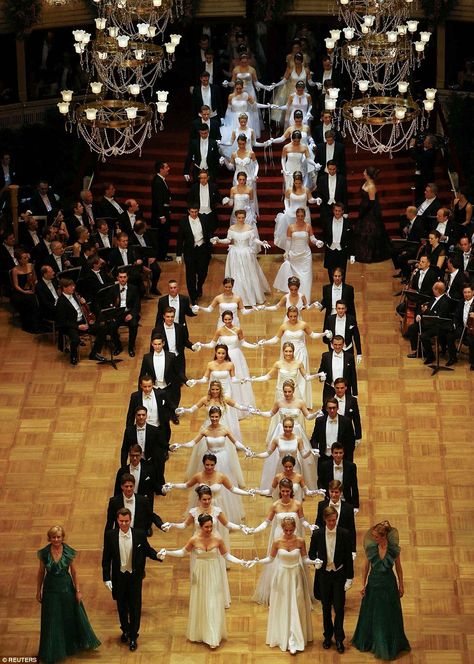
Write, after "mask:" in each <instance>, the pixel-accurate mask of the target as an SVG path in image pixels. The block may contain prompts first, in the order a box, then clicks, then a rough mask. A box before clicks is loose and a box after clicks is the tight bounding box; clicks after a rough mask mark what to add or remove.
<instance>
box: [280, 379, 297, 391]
mask: <svg viewBox="0 0 474 664" xmlns="http://www.w3.org/2000/svg"><path fill="white" fill-rule="evenodd" d="M285 387H291V389H292V390H293V392H294V391H295V387H296V385H295V381H294V380H292V379H291V378H288V379H287V380H285V381H284V383H283V385H282V389H284V388H285Z"/></svg>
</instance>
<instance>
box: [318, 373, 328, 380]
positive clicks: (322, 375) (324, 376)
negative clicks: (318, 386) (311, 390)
mask: <svg viewBox="0 0 474 664" xmlns="http://www.w3.org/2000/svg"><path fill="white" fill-rule="evenodd" d="M327 377H328V375H327V373H325V372H324V371H320V372H319V382H320V383H325V382H326V378H327Z"/></svg>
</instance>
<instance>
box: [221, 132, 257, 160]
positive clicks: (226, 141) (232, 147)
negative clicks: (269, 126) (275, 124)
mask: <svg viewBox="0 0 474 664" xmlns="http://www.w3.org/2000/svg"><path fill="white" fill-rule="evenodd" d="M232 134H234V135H235V138H234V141H233V143H231V140H232ZM241 134H245V136H246V138H247V144H246V146H245V147H246V148H247V150H252V129H251V127H249V126H248V125H247V129H245V130H243V131H242V129H241V127H240V125H239V124H238V123H237V125H236V126H235V127H228V126H226V125H223V126H222V127H221V137H222V138H221V144H220V146H219V152H220V154H221V155H222V156H223V157H225V158H226V159H230V158H231V156H232V153H233V152H235V151H236V150H237V148H238V145H237V137H238V136H240V135H241Z"/></svg>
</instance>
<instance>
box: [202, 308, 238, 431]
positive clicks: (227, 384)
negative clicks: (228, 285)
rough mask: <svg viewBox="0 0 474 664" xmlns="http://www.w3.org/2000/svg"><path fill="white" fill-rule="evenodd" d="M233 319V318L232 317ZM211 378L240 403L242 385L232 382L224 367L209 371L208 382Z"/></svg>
mask: <svg viewBox="0 0 474 664" xmlns="http://www.w3.org/2000/svg"><path fill="white" fill-rule="evenodd" d="M234 320H235V318H234ZM221 325H222V321H221ZM213 380H218V381H219V382H220V383H221V385H222V389H223V391H224V394H225V396H226V397H230V398H231V399H234V401H237V403H242V402H241V401H240V398H241V396H242V394H241V392H240V388H241V387H242V386H241V385H240V383H233V382H232V379H231V376H230V372H229V371H227V370H226V369H224V370H222V371H217V370H213V371H211V374H210V376H209V382H211V381H213ZM243 405H246V404H243ZM239 415H240V411H239ZM239 419H241V418H239ZM229 428H230V427H229Z"/></svg>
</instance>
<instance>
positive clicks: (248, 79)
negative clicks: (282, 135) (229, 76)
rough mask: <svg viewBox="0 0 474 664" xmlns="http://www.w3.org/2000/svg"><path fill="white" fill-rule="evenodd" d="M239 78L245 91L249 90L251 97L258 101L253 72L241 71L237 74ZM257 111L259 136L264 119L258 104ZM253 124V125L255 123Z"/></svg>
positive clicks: (257, 135)
mask: <svg viewBox="0 0 474 664" xmlns="http://www.w3.org/2000/svg"><path fill="white" fill-rule="evenodd" d="M237 78H239V79H240V80H241V81H242V82H243V84H244V92H247V94H249V95H250V97H252V99H255V101H257V91H256V90H255V88H254V85H253V80H252V74H251V73H250V72H244V73H243V74H242V73H240V74H237ZM255 112H256V115H257V118H258V129H259V131H258V134H257V133H255V136H256V137H257V138H259V136H260V131H261V130H262V129H263V120H262V115H261V113H260V111H259V109H258V108H257V106H256V105H255ZM251 126H252V127H253V125H251Z"/></svg>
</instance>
